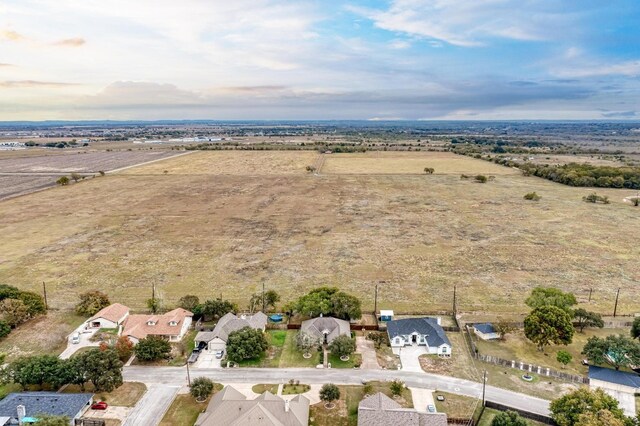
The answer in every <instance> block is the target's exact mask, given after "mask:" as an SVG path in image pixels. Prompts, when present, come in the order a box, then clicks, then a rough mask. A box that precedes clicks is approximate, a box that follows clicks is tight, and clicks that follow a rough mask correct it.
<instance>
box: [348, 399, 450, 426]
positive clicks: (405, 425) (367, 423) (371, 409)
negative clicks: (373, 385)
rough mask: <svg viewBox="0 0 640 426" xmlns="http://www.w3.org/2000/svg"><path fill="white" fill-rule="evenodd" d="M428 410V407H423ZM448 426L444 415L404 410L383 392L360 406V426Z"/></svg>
mask: <svg viewBox="0 0 640 426" xmlns="http://www.w3.org/2000/svg"><path fill="white" fill-rule="evenodd" d="M423 408H425V409H426V408H427V407H423ZM389 425H398V426H399V425H402V426H447V415H446V414H444V413H426V412H419V411H416V410H415V409H413V408H403V407H402V406H401V405H400V404H398V403H397V402H396V401H394V400H393V399H391V398H389V397H388V396H386V395H385V394H383V393H382V392H378V393H376V394H374V395H371V396H368V397H367V398H365V399H363V400H362V401H360V404H359V405H358V426H389Z"/></svg>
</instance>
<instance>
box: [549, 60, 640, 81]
mask: <svg viewBox="0 0 640 426" xmlns="http://www.w3.org/2000/svg"><path fill="white" fill-rule="evenodd" d="M552 73H553V74H555V75H556V76H558V77H565V78H566V77H571V78H584V77H602V76H625V77H638V76H640V60H637V61H625V62H618V63H605V62H599V61H582V62H579V63H573V64H567V65H565V66H564V67H561V68H555V69H552Z"/></svg>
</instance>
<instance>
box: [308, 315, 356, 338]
mask: <svg viewBox="0 0 640 426" xmlns="http://www.w3.org/2000/svg"><path fill="white" fill-rule="evenodd" d="M300 329H301V330H302V331H304V332H306V333H309V334H310V335H312V336H315V337H316V338H317V339H318V341H320V342H322V343H323V344H327V345H328V344H329V343H331V342H332V341H333V339H335V338H336V337H338V336H349V337H351V325H350V324H349V321H345V320H341V319H338V318H333V317H318V318H313V319H310V320H306V321H302V324H301V326H300Z"/></svg>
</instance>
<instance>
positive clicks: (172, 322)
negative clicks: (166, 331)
mask: <svg viewBox="0 0 640 426" xmlns="http://www.w3.org/2000/svg"><path fill="white" fill-rule="evenodd" d="M169 325H170V326H171V327H175V326H176V325H178V323H177V322H175V321H169Z"/></svg>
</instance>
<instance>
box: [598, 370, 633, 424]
mask: <svg viewBox="0 0 640 426" xmlns="http://www.w3.org/2000/svg"><path fill="white" fill-rule="evenodd" d="M589 387H590V388H591V389H597V388H601V389H602V390H604V391H605V392H606V393H608V394H609V395H611V396H613V397H614V398H616V399H617V400H618V401H620V408H622V409H623V410H624V411H625V414H626V415H627V416H634V415H635V412H636V405H635V402H636V401H635V396H634V395H635V394H640V375H638V374H635V373H627V372H624V371H618V370H613V369H611V368H604V367H597V366H595V365H590V366H589Z"/></svg>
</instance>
